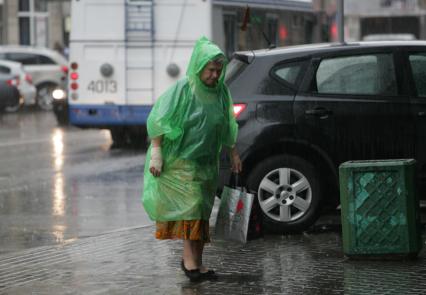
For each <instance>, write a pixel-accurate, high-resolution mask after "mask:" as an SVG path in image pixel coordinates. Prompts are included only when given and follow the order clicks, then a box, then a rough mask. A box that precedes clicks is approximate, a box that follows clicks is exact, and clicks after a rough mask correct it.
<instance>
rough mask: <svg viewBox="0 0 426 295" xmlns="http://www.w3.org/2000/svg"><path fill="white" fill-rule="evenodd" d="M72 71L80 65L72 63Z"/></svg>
mask: <svg viewBox="0 0 426 295" xmlns="http://www.w3.org/2000/svg"><path fill="white" fill-rule="evenodd" d="M71 69H73V70H74V71H75V70H77V69H78V63H76V62H73V63H71Z"/></svg>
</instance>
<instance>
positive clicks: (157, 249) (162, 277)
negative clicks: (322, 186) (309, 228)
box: [0, 226, 426, 295]
mask: <svg viewBox="0 0 426 295" xmlns="http://www.w3.org/2000/svg"><path fill="white" fill-rule="evenodd" d="M153 230H154V228H153V227H152V226H149V227H145V228H137V229H128V230H123V231H118V232H112V233H108V234H104V235H100V236H96V237H89V238H83V239H78V240H75V241H70V242H67V243H64V244H62V245H60V246H47V247H39V248H34V249H31V250H26V251H21V252H17V253H13V254H8V255H2V256H0V293H1V292H3V293H4V294H204V295H207V294H215V295H216V294H254V295H258V294H268V295H270V294H291V295H298V294H324V295H329V294H349V295H360V294H398V295H400V294H426V281H425V280H424V277H425V275H426V253H425V251H423V252H421V253H420V256H419V257H418V259H416V260H409V261H353V260H350V259H347V258H345V257H344V255H343V253H342V251H341V237H340V236H339V234H338V233H336V232H333V231H331V232H330V231H323V232H321V233H313V234H306V233H305V234H301V235H291V236H266V237H265V238H262V239H259V240H255V241H250V242H249V243H248V244H247V245H244V246H243V245H240V244H233V243H228V242H222V241H213V242H212V244H211V245H209V246H207V247H206V250H205V263H206V264H207V265H209V266H210V267H212V268H213V269H215V270H216V272H217V273H218V275H219V278H218V280H217V281H204V282H200V283H191V282H189V281H188V279H187V278H186V277H185V276H184V274H183V272H182V271H181V270H180V266H179V263H180V259H181V248H182V243H181V242H180V241H158V240H155V239H154V238H153Z"/></svg>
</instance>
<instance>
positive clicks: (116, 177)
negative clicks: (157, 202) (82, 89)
mask: <svg viewBox="0 0 426 295" xmlns="http://www.w3.org/2000/svg"><path fill="white" fill-rule="evenodd" d="M110 145H111V139H110V136H109V132H108V131H106V130H93V129H92V130H87V129H86V130H82V129H78V128H74V127H66V128H60V127H58V126H57V124H56V120H55V118H54V115H53V113H51V112H42V111H36V110H26V111H23V112H20V113H17V114H0V254H3V253H8V252H12V251H18V250H21V249H27V248H32V247H36V246H42V245H52V244H60V243H63V242H64V241H66V240H71V239H76V238H79V237H88V236H94V235H98V234H101V233H104V232H111V231H114V230H117V229H123V228H131V227H139V226H144V225H148V224H151V223H152V222H151V221H150V220H149V219H148V217H147V216H146V213H145V212H144V210H143V208H142V206H141V202H140V195H141V189H142V181H143V178H142V176H143V164H144V160H145V151H143V150H113V149H110Z"/></svg>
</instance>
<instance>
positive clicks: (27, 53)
mask: <svg viewBox="0 0 426 295" xmlns="http://www.w3.org/2000/svg"><path fill="white" fill-rule="evenodd" d="M0 59H6V60H10V61H15V62H20V63H22V64H23V65H24V69H25V71H27V72H28V73H29V74H31V75H32V78H33V83H34V85H35V86H36V88H37V104H38V106H39V107H40V108H41V109H43V110H51V109H52V100H53V98H52V92H53V90H55V89H57V88H58V87H60V88H63V89H65V87H66V76H67V73H68V67H67V60H66V59H65V58H64V57H63V56H62V55H60V54H59V53H58V52H56V51H53V50H50V49H47V48H36V47H28V46H0Z"/></svg>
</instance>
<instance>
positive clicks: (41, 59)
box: [38, 55, 56, 65]
mask: <svg viewBox="0 0 426 295" xmlns="http://www.w3.org/2000/svg"><path fill="white" fill-rule="evenodd" d="M38 61H39V64H42V65H55V64H56V63H55V62H54V61H53V60H52V59H51V58H49V57H47V56H45V55H39V56H38Z"/></svg>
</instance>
